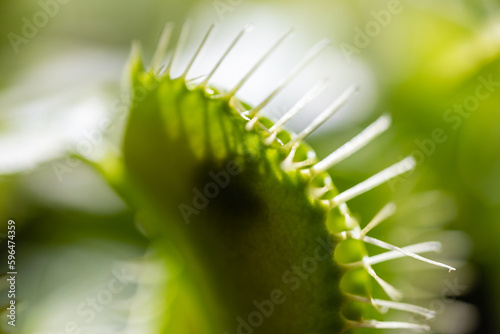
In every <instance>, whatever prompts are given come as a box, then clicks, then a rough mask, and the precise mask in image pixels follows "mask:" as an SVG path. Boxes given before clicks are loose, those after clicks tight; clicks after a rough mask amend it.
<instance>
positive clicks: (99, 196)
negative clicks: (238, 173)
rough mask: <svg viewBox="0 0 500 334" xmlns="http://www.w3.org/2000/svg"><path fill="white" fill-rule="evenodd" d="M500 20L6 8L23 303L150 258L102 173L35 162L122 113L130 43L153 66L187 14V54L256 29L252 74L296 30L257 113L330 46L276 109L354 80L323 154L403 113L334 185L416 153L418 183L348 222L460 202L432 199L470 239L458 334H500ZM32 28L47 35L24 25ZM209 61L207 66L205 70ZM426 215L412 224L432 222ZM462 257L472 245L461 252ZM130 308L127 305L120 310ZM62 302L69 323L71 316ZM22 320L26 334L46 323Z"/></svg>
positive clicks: (199, 5) (0, 206)
mask: <svg viewBox="0 0 500 334" xmlns="http://www.w3.org/2000/svg"><path fill="white" fill-rule="evenodd" d="M499 9H500V3H499V2H498V1H493V0H491V1H488V0H484V1H480V0H464V1H452V0H448V1H446V0H443V1H430V0H421V1H417V0H413V1H409V0H401V1H396V2H394V1H378V0H377V1H366V0H365V1H360V0H355V1H347V0H342V1H340V0H336V1H332V0H314V1H290V0H271V1H259V0H242V1H236V0H233V1H229V0H220V1H202V0H188V1H180V0H169V1H161V0H146V1H141V2H140V1H131V0H125V1H124V0H122V1H116V0H108V1H95V0H86V1H83V0H70V1H61V2H57V1H55V0H54V1H40V2H38V1H32V0H22V1H5V0H2V1H0V22H1V23H0V35H1V36H2V39H1V40H0V41H1V42H0V59H1V61H0V73H2V75H1V76H0V106H1V109H0V160H1V161H2V163H1V164H0V169H1V170H0V171H1V172H4V173H7V174H8V173H9V172H10V171H12V170H14V171H16V170H21V171H23V172H22V173H20V174H19V175H16V176H5V177H2V178H0V198H1V201H0V213H1V217H2V218H1V219H2V220H3V221H7V219H12V218H14V219H15V220H16V222H18V239H17V241H18V246H17V248H18V250H19V265H18V266H19V272H25V273H29V275H20V278H19V283H18V284H19V290H20V291H19V293H20V298H21V300H26V305H53V304H58V303H57V302H56V301H57V300H58V299H57V298H56V297H54V296H53V295H52V293H51V291H55V290H57V291H59V292H58V293H59V294H60V295H61V296H63V295H65V292H64V291H74V290H71V289H75V286H78V285H79V284H80V285H82V284H81V281H82V279H83V281H85V282H86V284H83V285H82V286H80V287H79V289H80V290H81V291H86V289H90V290H91V289H92V287H93V283H92V282H93V280H92V279H91V278H92V277H93V278H95V279H96V280H97V278H96V277H98V276H99V275H100V276H103V277H107V275H108V276H109V273H110V271H111V270H110V269H109V268H110V267H112V266H113V263H115V262H116V261H117V259H119V260H120V261H121V260H123V261H125V262H130V261H133V260H134V259H135V258H136V257H140V256H143V255H144V254H145V253H146V252H147V248H148V246H147V241H146V237H145V236H143V235H142V234H141V233H140V232H139V231H138V229H137V221H136V218H134V216H133V213H132V212H129V211H128V210H127V209H126V206H125V205H124V203H122V202H121V200H120V199H118V198H117V197H116V195H114V194H113V193H112V191H111V190H109V189H108V188H107V187H106V186H105V185H104V184H103V182H102V181H101V180H100V178H99V177H98V176H96V175H95V174H94V173H93V172H92V171H90V170H88V169H87V168H85V167H84V166H83V165H82V166H78V167H76V168H74V169H72V170H71V171H70V172H68V173H66V174H64V176H63V179H61V178H59V177H58V175H57V174H56V173H55V172H54V170H53V164H43V165H41V166H36V167H34V163H35V162H36V161H37V160H44V159H47V157H51V154H53V155H54V156H57V154H56V153H57V152H59V151H60V150H64V149H67V147H64V145H63V147H60V146H61V143H63V142H64V140H66V139H71V138H73V137H72V136H74V135H75V133H79V131H80V130H82V129H83V130H88V129H90V128H91V127H92V125H93V124H96V123H95V122H96V119H99V117H102V115H106V114H107V113H110V112H113V101H115V99H116V98H117V97H119V96H120V92H121V90H120V89H121V88H120V78H121V76H122V70H123V67H124V65H125V62H126V59H127V55H128V52H129V49H130V44H131V41H132V40H140V41H141V43H142V46H143V49H144V54H145V55H146V57H150V56H151V54H152V52H153V50H154V47H155V46H156V42H157V38H158V36H159V32H160V31H161V29H162V27H163V25H164V24H165V23H166V22H169V21H172V22H175V23H178V24H182V22H183V21H184V20H185V19H186V18H190V19H191V20H192V21H193V22H194V28H193V29H192V36H191V38H190V41H191V40H192V43H191V42H190V44H188V53H189V52H191V50H193V49H194V46H195V45H196V43H197V41H198V40H199V37H200V36H201V35H202V34H203V33H204V31H205V30H206V29H207V27H208V25H209V24H210V23H211V22H216V23H218V25H219V34H218V35H217V36H218V37H216V38H215V40H214V44H215V45H216V46H217V45H219V42H220V45H226V44H227V43H228V41H229V39H228V38H229V37H230V36H233V35H234V34H236V33H237V31H238V30H239V29H241V28H242V27H243V26H244V25H245V24H247V23H254V24H255V32H253V33H252V34H253V37H252V34H249V36H248V41H243V42H242V43H241V44H242V49H245V48H247V51H246V53H245V55H246V56H247V58H248V59H246V58H244V57H241V59H244V60H248V61H249V62H250V64H251V63H252V60H253V59H256V57H257V56H255V55H254V54H253V52H254V51H255V52H257V53H258V52H260V51H261V48H265V47H266V45H269V43H270V42H269V39H268V38H270V37H268V35H271V37H274V36H278V35H279V34H280V33H281V32H282V31H285V30H286V29H287V28H289V27H294V28H295V31H296V41H292V42H289V43H288V44H289V46H286V47H285V48H284V50H283V51H280V52H282V53H281V54H280V55H279V56H280V57H281V58H282V59H284V61H285V64H284V65H282V67H281V68H280V67H277V69H276V68H274V69H273V68H271V67H270V66H269V67H267V68H265V69H264V70H263V71H262V74H258V75H257V76H256V79H255V82H257V83H258V84H255V85H254V86H253V87H249V88H247V89H246V91H245V92H243V94H244V96H243V97H244V98H245V99H246V100H249V101H250V102H252V103H256V102H258V101H259V98H260V97H261V96H263V94H264V93H265V92H268V91H270V89H272V87H273V85H274V84H275V83H276V82H277V80H278V79H279V78H280V76H283V74H284V73H286V68H287V67H289V64H288V63H287V61H288V60H289V59H290V61H291V64H293V61H295V60H296V59H299V58H300V55H301V54H303V53H304V52H305V51H306V49H307V47H308V46H310V45H311V40H313V41H315V40H317V39H320V38H323V37H328V38H330V39H331V40H332V41H333V50H331V52H330V53H329V54H328V55H325V57H323V58H321V59H320V60H319V61H318V62H317V63H316V64H315V65H313V66H312V67H311V69H310V71H309V73H310V74H304V76H303V77H299V80H296V81H295V82H294V83H292V85H291V87H290V91H291V93H288V94H287V93H284V94H283V95H282V96H281V97H280V98H279V99H278V100H277V101H276V102H275V104H274V105H273V107H272V108H270V109H269V110H268V112H269V113H270V114H271V115H272V114H273V113H274V112H279V108H282V106H288V107H290V106H291V104H293V102H294V96H296V94H295V93H298V92H301V91H302V92H305V91H306V90H307V89H308V87H309V86H310V83H311V82H312V80H313V78H316V79H319V78H320V76H321V75H322V73H323V72H327V71H332V80H331V81H333V82H334V83H333V85H334V86H335V85H336V86H335V87H345V86H347V85H348V84H350V83H351V82H358V83H360V86H361V93H360V97H359V99H357V101H355V102H354V104H353V106H352V107H351V109H349V110H347V111H345V112H342V113H341V114H340V115H339V119H338V120H337V121H336V120H332V121H331V122H330V123H329V124H327V125H326V127H325V128H322V130H321V131H320V132H319V133H318V134H315V136H314V137H311V139H310V140H309V141H310V142H311V144H312V145H313V147H315V148H317V152H318V155H319V156H320V157H323V156H326V155H327V154H328V153H330V152H331V151H332V150H333V149H334V148H336V147H338V146H339V145H340V144H341V143H343V142H345V141H346V140H347V139H349V138H351V137H352V136H353V135H355V134H356V133H358V132H359V131H360V129H362V128H363V127H364V126H366V125H367V124H368V123H369V122H370V121H371V120H373V119H374V118H375V117H376V115H378V114H380V113H381V112H384V111H389V112H390V113H391V114H392V115H393V118H394V126H393V129H392V130H391V131H390V132H389V133H388V134H385V135H384V136H383V137H381V139H380V140H378V141H377V142H376V143H375V144H373V146H370V148H367V149H364V150H363V151H361V152H360V153H359V154H358V155H356V156H354V157H352V158H350V159H349V160H347V161H345V162H342V163H341V164H339V165H338V167H336V168H334V169H333V170H332V174H333V179H334V182H335V183H336V184H338V186H339V188H340V189H346V188H348V187H350V186H352V185H354V184H356V183H357V182H359V181H360V180H362V179H364V178H366V177H368V176H370V175H372V174H374V173H375V172H377V171H379V170H381V169H383V168H385V167H386V166H388V165H390V164H392V163H393V162H395V161H396V160H397V159H399V158H400V157H402V156H405V155H407V154H409V153H413V154H414V155H415V156H416V157H417V159H418V165H419V168H418V171H417V172H416V173H414V174H413V175H411V176H410V177H405V178H404V179H397V180H396V182H393V183H391V184H389V185H388V186H384V187H381V188H379V189H377V190H375V191H372V192H370V193H369V194H367V195H365V196H363V197H361V198H359V199H356V200H354V201H352V203H350V205H351V207H352V209H353V212H356V213H358V214H359V216H361V217H371V216H372V215H373V214H374V213H375V212H376V211H377V210H378V208H380V207H381V206H382V205H384V204H385V203H386V202H387V201H388V200H390V199H396V200H397V201H399V200H400V201H402V200H401V199H404V198H406V197H405V196H407V195H408V194H409V193H420V192H426V191H432V190H438V191H440V192H441V193H442V194H446V198H450V199H451V201H452V204H450V203H449V202H448V201H444V203H443V204H442V206H440V205H441V202H436V203H438V204H439V205H436V206H435V207H434V208H433V210H434V211H433V212H432V215H431V216H432V217H435V216H436V215H438V216H439V215H440V214H441V215H443V216H445V218H444V220H449V221H448V222H447V223H448V225H447V229H449V230H460V231H465V232H466V233H467V234H468V235H469V237H470V238H471V240H472V250H471V253H470V256H469V258H468V261H469V265H467V266H466V267H467V268H468V269H467V272H468V273H470V274H468V275H467V277H469V278H468V279H466V280H465V281H464V282H463V283H462V284H464V285H467V288H466V289H464V291H461V292H462V295H461V296H460V297H457V298H459V300H461V301H463V302H464V303H466V304H467V305H473V306H474V307H475V310H476V311H474V312H477V314H478V317H479V318H478V319H477V326H476V328H475V329H473V330H472V329H469V328H461V329H457V330H456V331H454V332H453V331H450V333H462V332H463V333H468V332H474V333H500V320H499V319H500V284H499V283H498V282H499V281H500V256H498V254H499V252H500V243H499V242H498V239H496V238H497V237H498V236H499V235H500V110H499V106H500V11H499ZM391 10H392V12H391ZM40 11H43V12H47V13H49V14H50V15H46V16H45V17H46V18H47V19H46V20H45V19H44V18H43V15H42V16H40V15H39V17H38V18H36V17H34V16H36V15H38V14H37V13H40ZM384 13H385V14H384ZM387 13H390V15H389V16H387ZM384 15H385V16H384ZM36 19H38V20H41V21H39V22H40V27H35V29H34V30H30V29H29V27H28V28H26V22H27V21H30V22H32V23H33V22H35V21H33V20H36ZM26 20H27V21H26ZM45 21H46V22H45ZM42 23H43V24H42ZM370 29H371V30H370ZM360 31H361V32H362V33H360ZM26 32H28V33H29V34H28V35H29V37H28V35H26ZM13 34H15V35H13ZM294 44H295V45H294ZM245 45H246V46H245ZM260 45H263V46H260ZM220 48H222V46H220V47H219V51H218V52H216V51H217V50H218V49H217V47H212V48H211V49H212V51H213V52H212V53H210V51H208V52H207V54H206V56H207V57H208V58H207V59H216V58H217V55H219V56H220V52H221V51H220ZM248 49H250V51H248ZM183 58H185V57H183ZM276 58H278V59H279V57H276ZM207 62H208V61H207ZM211 63H213V61H212V62H211ZM209 65H210V64H208V65H206V66H205V64H203V63H201V64H199V65H198V66H199V68H198V72H199V74H205V73H204V71H205V68H207V66H209ZM230 66H233V65H230ZM238 66H239V64H236V65H234V67H235V68H236V71H239V70H241V71H242V69H240V68H239V67H238ZM241 66H243V65H241ZM245 66H248V64H246V65H245ZM315 66H316V67H315ZM204 67H205V68H204ZM281 70H285V72H280V71H281ZM306 72H307V70H306ZM238 73H239V72H238ZM217 80H218V82H220V84H221V85H222V86H224V85H226V87H227V86H229V85H230V83H231V82H234V81H235V80H236V79H231V71H226V74H225V75H224V74H222V75H220V77H219V78H218V79H217ZM256 86H258V87H256ZM335 92H337V90H336V88H335ZM333 94H334V92H331V93H330V94H329V96H330V98H331V97H332V96H333ZM318 103H320V102H318ZM280 106H281V107H280ZM273 108H274V109H273ZM276 110H278V111H276ZM311 112H314V111H311ZM300 122H301V121H300V120H299V121H296V123H292V125H291V126H292V128H294V129H295V130H296V129H298V128H300V124H301V123H300ZM113 136H115V137H118V136H119V133H118V134H113ZM54 147H55V148H54ZM54 152H55V153H54ZM426 210H427V209H423V210H415V212H414V213H413V215H415V216H417V217H426V215H428V214H429V212H427V211H426ZM399 224H404V221H403V222H399ZM2 226H3V225H2ZM139 230H140V229H139ZM455 246H456V247H457V248H462V247H463V248H464V249H467V250H468V248H469V245H468V243H466V242H464V244H463V245H455ZM465 252H467V251H465ZM70 253H71V254H73V253H74V254H76V255H72V256H71V257H70V255H68V254H70ZM103 254H105V256H104V255H103ZM2 265H3V264H2ZM63 273H65V274H63ZM79 282H80V283H79ZM65 288H67V289H70V290H65ZM132 294H133V292H130V295H132ZM4 297H5V296H2V297H1V298H4ZM129 297H130V296H128V295H124V296H120V298H123V299H124V303H125V304H126V303H127V300H128V299H127V298H129ZM75 298H76V297H75ZM130 298H131V297H130ZM0 300H1V299H0ZM2 301H3V300H2ZM67 305H72V304H71V302H70V301H68V304H67ZM27 307H28V306H27ZM54 307H55V308H54V310H57V311H55V312H60V313H58V314H59V315H60V317H61V319H63V318H64V319H66V318H65V316H64V313H63V311H62V309H64V308H65V306H64V305H63V304H61V303H59V305H57V306H54ZM467 310H469V309H467ZM121 311H123V310H121ZM40 312H41V311H40ZM471 312H473V311H471ZM126 313H127V312H125V311H123V314H126ZM102 316H103V317H104V315H102ZM40 317H42V316H40ZM55 318H57V317H55ZM19 321H21V324H22V326H25V327H23V328H25V331H22V332H23V333H24V332H26V333H28V332H29V330H31V328H34V327H33V326H35V325H34V324H36V321H39V319H35V318H31V319H24V320H19ZM54 321H56V320H54ZM117 321H118V320H117ZM20 333H21V332H20ZM96 333H97V331H96Z"/></svg>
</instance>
